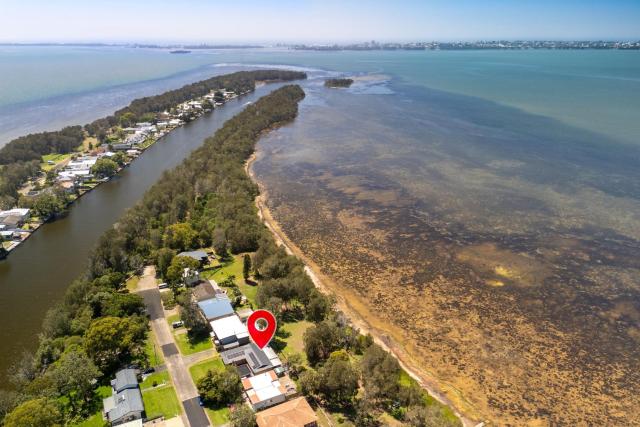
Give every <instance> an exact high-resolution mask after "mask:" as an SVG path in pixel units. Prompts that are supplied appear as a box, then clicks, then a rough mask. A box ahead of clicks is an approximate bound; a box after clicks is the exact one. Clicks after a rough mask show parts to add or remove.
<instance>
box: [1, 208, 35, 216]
mask: <svg viewBox="0 0 640 427" xmlns="http://www.w3.org/2000/svg"><path fill="white" fill-rule="evenodd" d="M28 214H29V209H24V208H13V209H9V210H7V211H0V216H9V215H20V216H26V215H28Z"/></svg>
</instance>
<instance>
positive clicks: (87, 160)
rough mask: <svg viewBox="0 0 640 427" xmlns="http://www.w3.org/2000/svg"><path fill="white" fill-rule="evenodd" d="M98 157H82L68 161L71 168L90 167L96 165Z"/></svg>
mask: <svg viewBox="0 0 640 427" xmlns="http://www.w3.org/2000/svg"><path fill="white" fill-rule="evenodd" d="M97 161H98V157H80V158H78V159H76V160H72V161H70V162H69V163H67V168H69V169H88V168H91V166H93V165H95V164H96V162H97Z"/></svg>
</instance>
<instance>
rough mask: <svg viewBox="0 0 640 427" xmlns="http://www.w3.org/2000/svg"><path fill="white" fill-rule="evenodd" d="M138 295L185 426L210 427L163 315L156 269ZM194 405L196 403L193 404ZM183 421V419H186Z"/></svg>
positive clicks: (142, 280) (145, 278)
mask: <svg viewBox="0 0 640 427" xmlns="http://www.w3.org/2000/svg"><path fill="white" fill-rule="evenodd" d="M138 294H140V296H142V298H143V299H144V302H145V305H146V306H147V313H148V314H149V317H150V319H151V321H150V324H151V330H152V331H153V333H154V334H155V336H156V339H157V340H158V345H160V348H161V349H162V354H163V355H164V363H165V365H166V367H167V371H169V375H170V376H171V380H172V381H173V385H174V387H175V389H176V394H177V395H178V400H180V401H181V402H182V405H183V406H184V413H185V414H186V416H187V420H186V421H187V423H185V425H187V426H189V425H190V426H191V427H205V426H208V425H209V421H208V419H207V415H206V414H205V412H204V409H203V408H202V407H201V406H200V405H199V404H198V389H197V388H196V386H195V384H194V383H193V379H192V378H191V375H189V370H188V369H187V366H186V364H185V361H184V360H183V358H182V355H181V354H180V352H179V351H178V347H177V346H176V342H175V340H174V338H173V334H172V333H171V329H170V327H169V324H168V323H167V320H166V319H165V316H164V310H163V308H162V302H161V299H160V291H159V290H158V286H157V285H156V280H155V269H154V268H153V267H146V268H145V270H144V274H143V276H142V277H141V278H140V281H139V282H138ZM194 403H195V404H194ZM183 420H184V418H183Z"/></svg>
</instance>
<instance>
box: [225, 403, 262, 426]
mask: <svg viewBox="0 0 640 427" xmlns="http://www.w3.org/2000/svg"><path fill="white" fill-rule="evenodd" d="M229 421H230V423H231V427H255V425H256V414H255V413H254V412H253V411H252V410H251V408H249V407H248V406H247V405H238V406H237V407H236V409H235V410H234V411H233V412H232V413H231V415H229Z"/></svg>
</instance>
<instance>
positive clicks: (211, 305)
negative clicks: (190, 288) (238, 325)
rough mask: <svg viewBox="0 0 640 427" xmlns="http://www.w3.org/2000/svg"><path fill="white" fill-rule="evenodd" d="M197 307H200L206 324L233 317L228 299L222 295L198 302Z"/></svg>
mask: <svg viewBox="0 0 640 427" xmlns="http://www.w3.org/2000/svg"><path fill="white" fill-rule="evenodd" d="M198 307H200V310H201V311H202V315H203V316H204V318H205V319H207V321H208V322H211V321H214V320H216V319H222V318H224V317H228V316H234V312H233V307H232V306H231V301H229V297H227V296H226V295H224V294H217V295H215V296H214V297H213V298H209V299H205V300H203V301H200V302H198Z"/></svg>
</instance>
